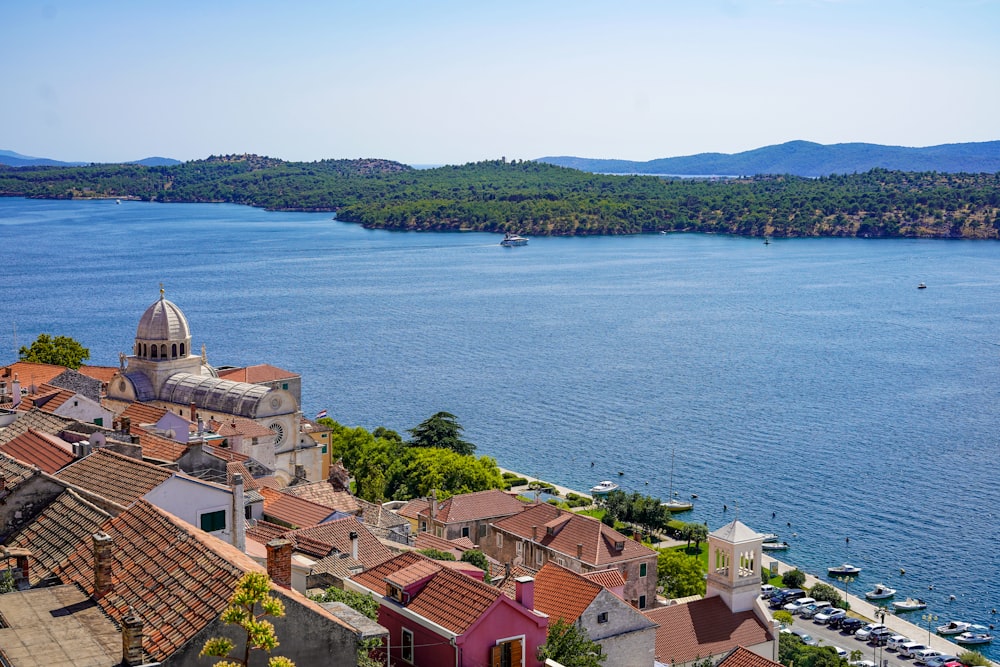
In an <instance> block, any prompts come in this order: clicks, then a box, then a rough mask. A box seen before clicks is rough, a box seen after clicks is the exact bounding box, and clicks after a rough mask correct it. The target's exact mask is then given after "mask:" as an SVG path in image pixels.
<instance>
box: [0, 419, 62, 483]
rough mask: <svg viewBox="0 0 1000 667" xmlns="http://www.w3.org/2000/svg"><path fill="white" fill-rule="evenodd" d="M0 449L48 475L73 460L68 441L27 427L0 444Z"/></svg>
mask: <svg viewBox="0 0 1000 667" xmlns="http://www.w3.org/2000/svg"><path fill="white" fill-rule="evenodd" d="M59 443H62V444H59ZM0 451H2V452H3V453H4V454H7V455H8V456H13V457H14V458H15V459H17V460H19V461H24V462H25V463H30V464H31V465H34V466H38V467H39V468H41V469H42V470H44V471H45V472H47V473H49V474H50V475H51V474H52V473H54V472H56V471H57V470H59V469H61V468H63V467H65V466H68V465H69V464H70V463H72V462H73V460H74V459H73V454H72V451H71V445H70V444H69V443H68V442H66V441H65V440H62V439H61V438H57V437H56V436H54V435H49V434H48V433H39V432H38V431H36V430H35V429H29V430H28V431H27V432H26V433H22V434H21V435H19V436H17V437H16V438H14V439H13V440H11V441H9V442H7V443H6V444H3V445H0Z"/></svg>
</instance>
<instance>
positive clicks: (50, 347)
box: [18, 334, 90, 369]
mask: <svg viewBox="0 0 1000 667" xmlns="http://www.w3.org/2000/svg"><path fill="white" fill-rule="evenodd" d="M18 356H19V357H20V359H21V361H33V362H35V363H38V364H54V365H56V366H65V367H66V368H73V369H76V368H79V367H80V366H81V365H82V364H83V362H84V361H86V360H87V359H90V350H88V349H87V348H85V347H84V346H83V345H80V343H78V342H77V341H75V340H73V339H72V338H70V337H69V336H56V337H55V338H52V337H51V336H49V335H48V334H38V338H36V339H35V342H33V343H32V344H31V345H30V346H29V347H24V346H21V349H20V350H19V351H18Z"/></svg>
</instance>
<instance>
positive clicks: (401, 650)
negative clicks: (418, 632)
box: [399, 628, 413, 665]
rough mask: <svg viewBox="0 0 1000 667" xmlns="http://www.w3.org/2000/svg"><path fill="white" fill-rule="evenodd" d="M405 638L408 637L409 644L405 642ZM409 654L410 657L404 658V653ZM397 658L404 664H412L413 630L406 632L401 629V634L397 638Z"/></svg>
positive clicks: (404, 629) (406, 630)
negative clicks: (403, 661)
mask: <svg viewBox="0 0 1000 667" xmlns="http://www.w3.org/2000/svg"><path fill="white" fill-rule="evenodd" d="M407 637H409V640H410V641H409V642H407V641H406V640H407ZM407 651H409V652H410V657H409V658H407V657H406V652H407ZM399 657H400V658H401V659H402V660H405V661H406V662H408V663H410V664H411V665H412V664H413V630H408V629H406V628H402V632H401V633H400V636H399Z"/></svg>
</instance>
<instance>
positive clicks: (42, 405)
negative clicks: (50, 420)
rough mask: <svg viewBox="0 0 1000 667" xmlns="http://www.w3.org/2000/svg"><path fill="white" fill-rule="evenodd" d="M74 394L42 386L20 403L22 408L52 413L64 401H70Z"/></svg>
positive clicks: (65, 390)
mask: <svg viewBox="0 0 1000 667" xmlns="http://www.w3.org/2000/svg"><path fill="white" fill-rule="evenodd" d="M75 395H76V394H75V393H74V392H72V391H70V390H69V389H60V388H58V387H52V386H50V385H47V384H43V385H42V386H41V387H39V388H38V393H35V394H28V395H27V396H25V397H24V399H23V400H22V401H21V404H22V406H25V407H27V406H29V405H31V406H34V407H36V408H38V409H39V410H42V411H43V412H50V413H54V412H55V411H56V410H58V409H59V407H60V406H62V405H63V404H64V403H66V401H68V400H70V399H71V398H73V396H75Z"/></svg>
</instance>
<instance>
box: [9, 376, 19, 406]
mask: <svg viewBox="0 0 1000 667" xmlns="http://www.w3.org/2000/svg"><path fill="white" fill-rule="evenodd" d="M10 391H11V394H10V400H11V407H12V408H16V407H17V406H19V405H20V404H21V381H20V380H18V379H17V373H14V381H13V382H12V383H11V385H10Z"/></svg>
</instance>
